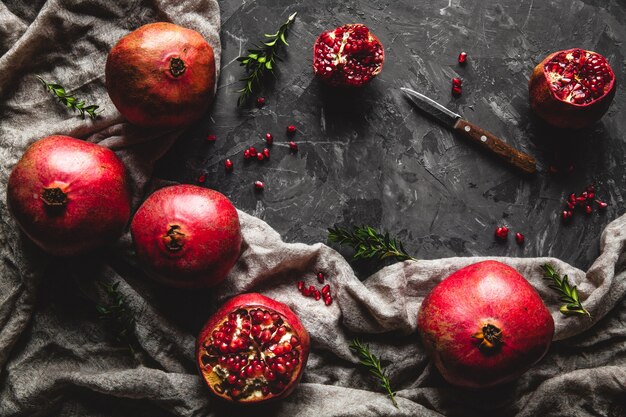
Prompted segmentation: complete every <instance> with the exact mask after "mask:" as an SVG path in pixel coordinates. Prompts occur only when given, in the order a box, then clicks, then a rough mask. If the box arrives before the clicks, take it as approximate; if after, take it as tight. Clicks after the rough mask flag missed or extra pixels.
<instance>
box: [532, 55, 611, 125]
mask: <svg viewBox="0 0 626 417" xmlns="http://www.w3.org/2000/svg"><path fill="white" fill-rule="evenodd" d="M615 86H616V83H615V74H614V73H613V70H612V69H611V66H610V65H609V63H608V62H607V60H606V58H604V57H603V56H602V55H600V54H598V53H596V52H592V51H585V50H583V49H579V48H575V49H569V50H565V51H558V52H555V53H553V54H551V55H549V56H548V57H547V58H546V59H544V60H543V61H542V62H541V63H540V64H539V65H537V67H535V70H534V71H533V74H532V76H531V78H530V81H529V95H530V103H531V107H532V109H533V110H534V111H535V112H536V113H537V115H539V117H541V118H542V119H544V120H545V121H546V122H547V123H549V124H551V125H553V126H556V127H561V128H583V127H586V126H589V125H591V124H593V123H594V122H596V121H597V120H599V119H600V118H601V117H602V116H603V115H604V113H606V111H607V110H608V108H609V105H610V104H611V101H612V100H613V97H614V95H615Z"/></svg>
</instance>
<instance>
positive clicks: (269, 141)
mask: <svg viewBox="0 0 626 417" xmlns="http://www.w3.org/2000/svg"><path fill="white" fill-rule="evenodd" d="M265 142H267V144H268V145H271V144H272V143H274V136H273V135H272V134H271V133H266V134H265Z"/></svg>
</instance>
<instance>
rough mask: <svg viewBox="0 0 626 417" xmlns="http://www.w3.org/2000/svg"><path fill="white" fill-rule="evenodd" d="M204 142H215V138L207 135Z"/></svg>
mask: <svg viewBox="0 0 626 417" xmlns="http://www.w3.org/2000/svg"><path fill="white" fill-rule="evenodd" d="M206 140H208V141H209V142H215V141H216V140H217V136H215V135H209V136H207V137H206Z"/></svg>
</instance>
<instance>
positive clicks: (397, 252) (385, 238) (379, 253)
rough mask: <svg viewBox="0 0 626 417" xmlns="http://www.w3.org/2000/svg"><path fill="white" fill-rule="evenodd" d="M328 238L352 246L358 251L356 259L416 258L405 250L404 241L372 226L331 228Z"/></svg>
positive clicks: (400, 259) (403, 259)
mask: <svg viewBox="0 0 626 417" xmlns="http://www.w3.org/2000/svg"><path fill="white" fill-rule="evenodd" d="M328 239H329V240H330V241H331V242H335V243H339V244H340V245H348V246H352V248H354V250H355V251H356V253H355V254H354V259H359V258H377V259H378V260H384V259H387V258H395V259H396V260H397V261H406V260H413V261H415V260H416V259H415V258H414V257H412V256H411V255H409V254H408V253H407V252H406V251H405V250H404V246H403V245H402V242H400V241H399V240H397V239H395V238H392V237H390V236H389V233H385V234H382V233H379V232H377V231H376V230H374V229H373V228H372V227H370V226H361V227H355V228H354V229H353V230H349V229H347V228H343V227H336V228H330V229H328Z"/></svg>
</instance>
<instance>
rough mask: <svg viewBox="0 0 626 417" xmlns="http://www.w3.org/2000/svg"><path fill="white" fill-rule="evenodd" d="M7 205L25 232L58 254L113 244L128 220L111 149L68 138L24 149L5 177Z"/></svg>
mask: <svg viewBox="0 0 626 417" xmlns="http://www.w3.org/2000/svg"><path fill="white" fill-rule="evenodd" d="M7 204H8V207H9V210H10V212H11V213H12V214H13V216H14V217H15V219H16V220H17V223H18V224H19V226H20V228H21V229H22V230H23V231H24V233H25V234H26V235H27V236H28V237H29V238H30V239H31V240H33V241H34V242H35V243H36V244H37V245H38V246H39V247H41V248H42V249H43V250H44V251H46V252H48V253H50V254H52V255H57V256H73V255H76V254H79V253H82V252H86V251H89V250H92V249H94V248H96V247H98V246H101V245H103V244H106V243H111V242H113V241H115V239H117V238H118V237H119V236H120V235H121V234H122V232H123V230H124V228H125V227H126V225H127V223H128V219H129V218H130V197H129V193H128V184H127V179H126V170H125V168H124V165H123V164H122V162H121V161H120V160H119V159H118V158H117V156H116V155H115V153H113V151H111V150H110V149H107V148H103V147H102V146H98V145H95V144H93V143H89V142H84V141H82V140H79V139H74V138H71V137H68V136H49V137H46V138H43V139H41V140H39V141H37V142H35V143H34V144H32V145H31V146H30V147H29V148H28V149H26V152H25V153H24V155H23V156H22V159H20V160H19V162H18V163H17V165H15V168H13V171H12V172H11V175H10V177H9V183H8V186H7Z"/></svg>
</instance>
